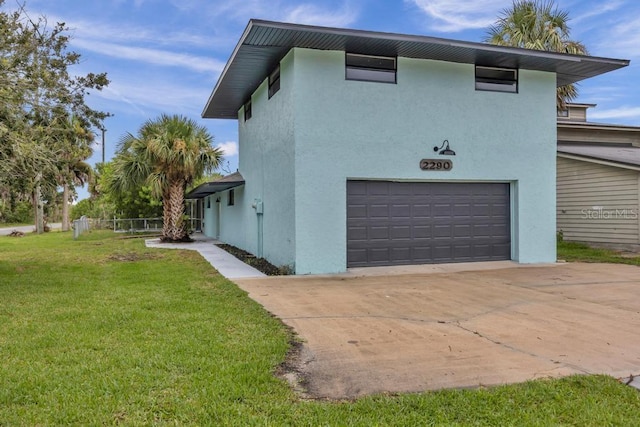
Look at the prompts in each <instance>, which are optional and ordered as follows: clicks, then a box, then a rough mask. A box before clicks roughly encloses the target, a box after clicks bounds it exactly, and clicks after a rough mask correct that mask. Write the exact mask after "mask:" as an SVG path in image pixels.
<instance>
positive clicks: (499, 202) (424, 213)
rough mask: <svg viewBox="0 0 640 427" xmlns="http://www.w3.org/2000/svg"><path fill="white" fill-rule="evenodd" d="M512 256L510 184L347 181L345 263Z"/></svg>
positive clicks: (418, 262)
mask: <svg viewBox="0 0 640 427" xmlns="http://www.w3.org/2000/svg"><path fill="white" fill-rule="evenodd" d="M506 259H511V231H510V203H509V184H502V183H497V184H496V183H424V182H391V181H347V266H348V267H364V266H378V265H402V264H428V263H440V262H467V261H490V260H506Z"/></svg>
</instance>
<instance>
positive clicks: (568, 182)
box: [557, 157, 640, 244]
mask: <svg viewBox="0 0 640 427" xmlns="http://www.w3.org/2000/svg"><path fill="white" fill-rule="evenodd" d="M557 165H558V174H557V197H558V200H557V215H558V216H557V226H558V231H562V233H563V235H564V239H565V240H573V241H580V242H593V243H615V244H638V243H640V236H639V233H638V231H639V224H640V223H639V219H638V197H639V196H638V192H639V190H640V186H639V179H640V173H639V172H637V171H633V170H628V169H622V168H616V167H612V166H605V165H599V164H596V163H591V162H583V161H579V160H573V159H566V158H562V157H558V164H557Z"/></svg>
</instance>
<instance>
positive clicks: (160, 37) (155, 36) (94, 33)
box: [49, 17, 233, 47]
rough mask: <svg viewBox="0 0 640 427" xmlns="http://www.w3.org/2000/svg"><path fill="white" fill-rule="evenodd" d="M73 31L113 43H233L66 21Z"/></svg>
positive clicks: (75, 35) (75, 34) (81, 36)
mask: <svg viewBox="0 0 640 427" xmlns="http://www.w3.org/2000/svg"><path fill="white" fill-rule="evenodd" d="M49 20H50V21H52V22H54V21H55V22H59V21H64V20H63V19H60V18H56V17H53V18H52V17H49ZM66 24H67V26H68V27H69V29H70V30H71V31H72V34H73V38H74V39H75V38H77V39H80V40H85V39H91V40H98V41H100V40H103V41H108V42H111V43H115V42H126V43H134V42H135V43H140V42H143V43H149V44H154V45H182V46H185V45H186V46H195V47H209V46H211V45H212V44H219V43H221V42H225V43H233V40H231V39H230V38H229V39H228V40H226V39H225V40H222V39H219V40H218V39H215V38H213V37H211V36H203V35H198V34H194V33H189V32H186V31H173V32H168V31H165V32H158V31H154V30H152V29H149V28H143V27H139V26H135V25H130V24H128V25H127V30H126V31H122V27H118V26H114V25H109V24H105V23H102V22H98V21H86V20H74V21H71V22H66Z"/></svg>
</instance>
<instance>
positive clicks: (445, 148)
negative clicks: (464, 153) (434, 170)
mask: <svg viewBox="0 0 640 427" xmlns="http://www.w3.org/2000/svg"><path fill="white" fill-rule="evenodd" d="M438 150H440V151H438ZM433 151H438V154H440V155H441V156H455V155H456V152H455V151H453V150H452V149H451V148H449V140H448V139H445V140H444V141H442V145H441V146H440V147H438V146H437V145H436V146H435V147H433Z"/></svg>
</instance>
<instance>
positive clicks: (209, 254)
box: [145, 234, 266, 279]
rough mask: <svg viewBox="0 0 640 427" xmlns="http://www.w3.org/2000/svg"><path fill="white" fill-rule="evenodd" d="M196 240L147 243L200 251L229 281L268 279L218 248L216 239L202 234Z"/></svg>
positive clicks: (162, 246) (151, 241)
mask: <svg viewBox="0 0 640 427" xmlns="http://www.w3.org/2000/svg"><path fill="white" fill-rule="evenodd" d="M191 238H193V239H194V240H195V242H192V243H161V242H160V239H149V240H146V241H145V244H146V245H147V247H148V248H160V249H183V250H191V251H198V252H199V253H200V255H202V257H203V258H204V259H206V260H207V261H208V262H209V264H211V265H212V266H213V268H215V269H216V270H218V272H219V273H220V274H222V275H223V276H224V277H226V278H227V279H241V278H252V277H253V278H255V277H266V275H265V274H264V273H261V272H260V271H258V270H256V269H255V268H253V267H251V266H249V265H247V264H245V263H244V262H242V261H240V260H239V259H238V258H236V257H234V256H233V255H231V254H230V253H229V252H227V251H225V250H222V249H220V248H219V247H218V246H216V243H219V242H218V241H216V240H215V239H210V238H207V237H205V236H203V235H201V234H196V235H193V236H191Z"/></svg>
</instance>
